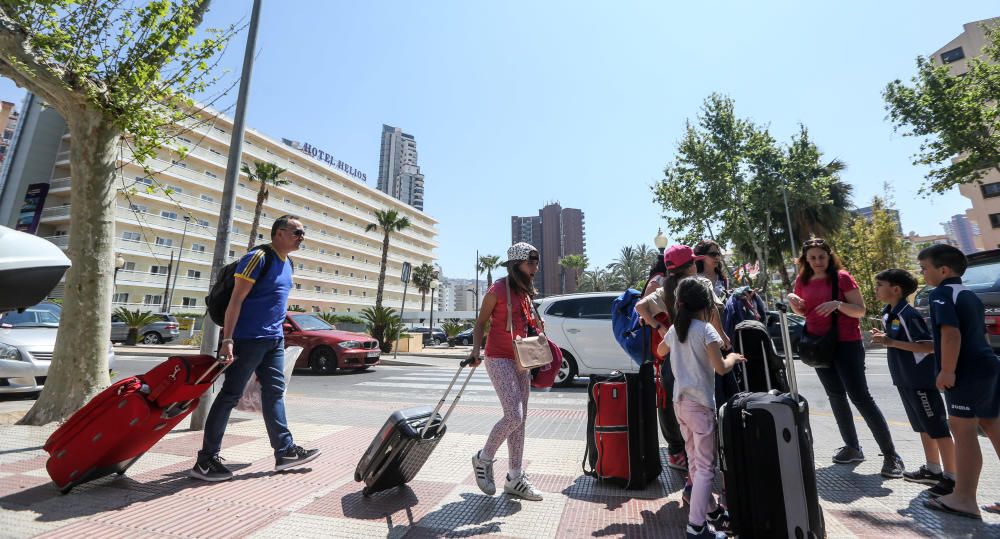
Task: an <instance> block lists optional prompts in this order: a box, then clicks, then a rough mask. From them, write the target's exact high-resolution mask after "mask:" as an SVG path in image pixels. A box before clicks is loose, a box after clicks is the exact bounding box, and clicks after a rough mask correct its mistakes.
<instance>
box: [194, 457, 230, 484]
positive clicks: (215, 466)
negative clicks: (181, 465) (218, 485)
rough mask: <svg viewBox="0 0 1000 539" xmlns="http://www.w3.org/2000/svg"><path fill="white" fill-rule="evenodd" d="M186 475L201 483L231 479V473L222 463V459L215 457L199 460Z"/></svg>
mask: <svg viewBox="0 0 1000 539" xmlns="http://www.w3.org/2000/svg"><path fill="white" fill-rule="evenodd" d="M188 475H189V476H191V477H193V478H195V479H201V480H202V481H213V482H214V481H229V480H230V479H232V478H233V472H231V471H229V468H226V465H225V464H223V463H222V457H220V456H219V455H215V456H214V457H212V458H207V459H203V460H199V461H198V462H196V463H195V465H194V468H191V471H190V472H188Z"/></svg>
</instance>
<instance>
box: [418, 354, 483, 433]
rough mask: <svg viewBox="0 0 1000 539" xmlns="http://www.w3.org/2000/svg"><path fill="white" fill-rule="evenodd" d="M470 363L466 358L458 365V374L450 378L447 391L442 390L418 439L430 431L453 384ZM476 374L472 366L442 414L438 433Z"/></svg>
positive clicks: (469, 359)
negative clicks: (446, 409)
mask: <svg viewBox="0 0 1000 539" xmlns="http://www.w3.org/2000/svg"><path fill="white" fill-rule="evenodd" d="M470 363H472V358H466V359H464V360H462V362H461V363H459V364H458V372H456V373H455V376H454V377H452V379H451V383H450V384H448V389H445V390H444V395H441V400H439V401H438V403H437V406H435V407H434V411H433V412H431V415H430V418H428V419H427V423H425V424H424V429H423V430H421V431H420V438H421V439H423V438H426V437H427V430H428V429H430V427H431V423H433V422H434V418H435V417H437V414H438V412H440V411H441V408H442V407H443V406H444V401H445V400H447V399H448V394H449V393H451V388H452V387H454V385H455V382H457V381H458V376H459V375H460V374H462V369H464V368H465V367H466V366H468V365H469V364H470ZM475 372H476V365H473V366H472V370H471V371H469V375H468V376H466V377H465V382H463V383H462V387H460V388H459V389H458V393H457V394H456V395H455V399H454V400H452V401H451V405H450V406H448V411H447V412H445V413H444V417H443V418H442V419H441V423H440V424H439V425H438V431H440V430H441V429H442V428H444V424H445V423H446V422H447V421H448V418H449V417H451V412H452V411H453V410H454V409H455V405H456V404H458V401H459V399H461V398H462V393H464V392H465V386H467V385H469V380H472V375H473V374H474V373H475Z"/></svg>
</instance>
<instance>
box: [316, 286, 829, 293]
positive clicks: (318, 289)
mask: <svg viewBox="0 0 1000 539" xmlns="http://www.w3.org/2000/svg"><path fill="white" fill-rule="evenodd" d="M831 286H832V285H831ZM313 289H314V290H316V291H317V292H322V291H323V288H322V287H320V286H314V287H313Z"/></svg>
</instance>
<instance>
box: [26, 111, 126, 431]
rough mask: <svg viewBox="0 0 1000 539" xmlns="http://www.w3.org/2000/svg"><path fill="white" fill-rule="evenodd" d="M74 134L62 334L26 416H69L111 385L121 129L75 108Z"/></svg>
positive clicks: (40, 420)
mask: <svg viewBox="0 0 1000 539" xmlns="http://www.w3.org/2000/svg"><path fill="white" fill-rule="evenodd" d="M65 116H66V123H67V124H68V125H69V130H70V134H71V136H72V145H71V147H70V173H71V174H72V177H73V189H72V190H71V194H70V201H71V205H70V230H72V231H73V232H72V233H71V234H70V235H69V249H68V253H67V254H68V256H69V258H70V260H72V262H73V265H72V266H71V267H70V269H69V271H67V272H66V283H65V291H66V295H65V298H64V299H63V305H62V317H61V320H60V324H59V334H58V337H57V338H56V345H55V351H54V355H53V359H52V363H51V365H50V366H49V372H48V376H47V378H46V380H45V389H44V391H42V394H41V395H40V396H39V398H38V400H37V401H35V404H34V406H32V407H31V410H29V411H28V413H27V415H25V416H24V418H22V419H21V421H20V422H19V423H20V424H23V425H44V424H46V423H50V422H52V421H61V420H63V419H65V418H67V417H69V416H70V415H71V414H72V413H73V412H76V411H77V410H79V409H80V408H81V407H82V406H83V405H84V404H85V403H86V402H87V401H88V400H90V398H91V397H93V396H94V395H95V394H97V393H98V392H100V391H101V390H103V389H104V388H106V387H107V386H108V385H110V382H111V380H110V378H109V376H108V345H109V343H110V341H111V288H112V278H113V274H114V268H115V263H114V236H115V214H114V201H115V194H116V193H117V190H116V189H115V184H114V178H115V172H116V169H117V157H118V154H117V143H118V138H119V135H120V132H119V130H118V129H117V128H116V127H115V126H114V125H113V124H112V123H111V121H110V120H108V119H107V118H105V117H104V116H103V115H102V114H101V113H100V112H97V111H92V110H88V109H85V108H80V109H77V110H76V111H75V112H74V113H73V114H67V115H65Z"/></svg>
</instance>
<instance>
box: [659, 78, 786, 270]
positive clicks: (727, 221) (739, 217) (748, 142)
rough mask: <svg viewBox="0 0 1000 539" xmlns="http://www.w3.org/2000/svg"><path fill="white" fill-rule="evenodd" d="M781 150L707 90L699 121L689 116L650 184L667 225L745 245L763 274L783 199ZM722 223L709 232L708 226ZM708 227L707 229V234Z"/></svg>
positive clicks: (690, 237)
mask: <svg viewBox="0 0 1000 539" xmlns="http://www.w3.org/2000/svg"><path fill="white" fill-rule="evenodd" d="M781 160H782V155H781V152H780V150H779V149H778V148H777V145H776V144H775V141H774V139H773V138H772V137H771V135H770V134H769V133H768V131H767V130H766V129H764V128H761V127H759V126H757V125H756V124H754V123H753V122H752V121H750V120H746V119H742V118H738V117H737V116H736V113H735V105H734V103H733V100H732V99H730V98H728V97H725V96H722V95H719V94H712V95H711V96H709V97H708V98H707V99H706V100H705V103H704V105H703V106H702V110H701V114H699V116H698V118H697V123H694V124H693V123H692V122H690V121H688V123H687V127H686V130H685V134H684V137H683V138H682V139H681V141H680V143H679V144H678V148H677V155H676V157H675V160H674V163H672V164H671V165H670V166H668V167H667V168H666V170H664V179H663V180H662V181H661V182H660V183H659V184H657V185H655V186H653V192H654V195H655V199H656V201H657V202H658V203H659V204H660V205H661V207H662V208H663V210H664V212H666V220H667V227H668V229H669V230H670V231H671V232H672V233H674V234H675V235H678V236H680V238H681V241H682V242H684V243H689V244H694V243H696V242H697V241H698V240H700V239H701V238H703V237H714V238H715V239H716V241H718V242H719V243H720V244H726V243H729V242H732V243H733V244H734V245H736V247H737V248H738V249H741V250H743V249H746V248H747V247H749V251H750V253H752V255H753V256H754V259H755V260H759V261H760V262H761V265H762V271H761V275H762V276H764V278H766V275H767V271H766V265H767V261H768V259H769V253H770V245H769V243H768V242H767V241H766V238H769V237H771V236H772V235H774V234H775V232H776V231H775V229H774V226H773V225H774V224H777V225H778V226H780V223H773V220H772V215H773V208H774V206H775V205H778V204H780V201H781V190H780V186H781V182H780V177H779V173H780V168H781ZM714 223H718V224H719V225H720V229H719V233H718V234H717V235H713V234H712V233H711V225H712V224H714ZM706 233H708V234H706Z"/></svg>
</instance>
